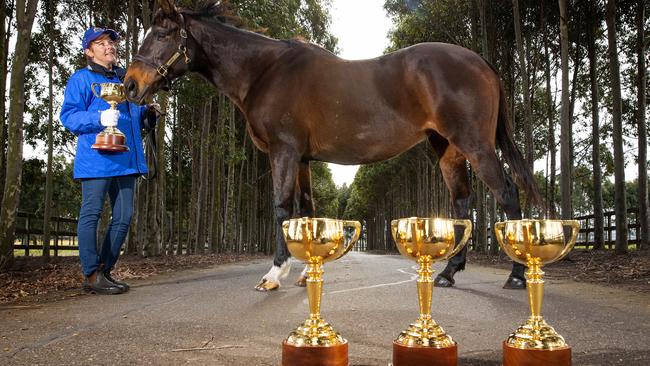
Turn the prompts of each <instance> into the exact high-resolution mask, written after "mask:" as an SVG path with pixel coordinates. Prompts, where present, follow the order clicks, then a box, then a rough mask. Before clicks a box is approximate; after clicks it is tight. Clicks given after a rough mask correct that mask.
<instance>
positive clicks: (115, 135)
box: [90, 83, 129, 152]
mask: <svg viewBox="0 0 650 366" xmlns="http://www.w3.org/2000/svg"><path fill="white" fill-rule="evenodd" d="M96 85H99V94H97V92H96V89H95V86H96ZM90 88H91V90H92V91H93V94H94V95H95V96H96V97H97V98H102V99H104V100H105V101H106V102H107V103H108V104H110V106H111V109H117V105H118V104H120V103H122V102H123V101H125V100H126V94H125V92H124V85H122V84H118V83H93V84H92V85H91V86H90ZM92 148H93V149H95V150H100V151H107V152H125V151H129V147H128V146H126V136H124V134H123V133H122V132H121V131H120V130H118V129H117V127H115V126H109V127H106V128H105V129H104V130H103V131H102V132H100V133H99V134H97V137H96V138H95V143H94V144H93V145H92Z"/></svg>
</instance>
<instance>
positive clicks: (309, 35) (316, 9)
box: [231, 0, 338, 52]
mask: <svg viewBox="0 0 650 366" xmlns="http://www.w3.org/2000/svg"><path fill="white" fill-rule="evenodd" d="M231 3H232V4H233V5H235V6H236V8H237V11H238V14H239V15H240V16H241V17H242V18H243V19H244V20H245V23H246V25H247V26H248V27H249V28H251V29H256V28H257V29H264V30H266V34H268V35H269V36H271V37H274V38H279V39H289V38H295V37H303V38H305V39H307V40H309V41H311V42H314V43H316V44H319V45H321V46H323V47H325V48H326V49H328V50H330V51H333V52H334V51H335V50H336V45H337V42H338V41H337V39H336V37H334V36H333V35H332V34H330V33H329V25H330V23H331V19H330V15H329V9H330V7H331V2H330V0H320V1H319V0H302V1H301V0H280V1H273V0H233V1H231Z"/></svg>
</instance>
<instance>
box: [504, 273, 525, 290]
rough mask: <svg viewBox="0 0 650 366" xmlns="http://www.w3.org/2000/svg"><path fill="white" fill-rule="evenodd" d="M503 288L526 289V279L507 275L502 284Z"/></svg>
mask: <svg viewBox="0 0 650 366" xmlns="http://www.w3.org/2000/svg"><path fill="white" fill-rule="evenodd" d="M503 288H505V289H508V290H524V289H526V280H522V279H521V278H518V277H513V276H510V277H508V280H507V281H506V283H505V284H504V285H503Z"/></svg>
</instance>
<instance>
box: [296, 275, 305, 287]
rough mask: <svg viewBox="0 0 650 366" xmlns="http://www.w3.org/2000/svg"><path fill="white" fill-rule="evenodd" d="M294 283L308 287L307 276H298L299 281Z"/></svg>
mask: <svg viewBox="0 0 650 366" xmlns="http://www.w3.org/2000/svg"><path fill="white" fill-rule="evenodd" d="M294 285H296V286H298V287H307V277H305V276H300V277H298V281H296V283H294Z"/></svg>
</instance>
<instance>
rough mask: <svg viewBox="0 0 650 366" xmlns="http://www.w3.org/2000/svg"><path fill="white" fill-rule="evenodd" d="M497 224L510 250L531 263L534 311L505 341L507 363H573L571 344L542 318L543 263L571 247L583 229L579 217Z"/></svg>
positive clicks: (564, 365) (556, 365)
mask: <svg viewBox="0 0 650 366" xmlns="http://www.w3.org/2000/svg"><path fill="white" fill-rule="evenodd" d="M494 228H495V232H496V236H497V240H498V241H499V244H500V245H501V248H502V249H503V250H504V251H505V252H506V254H508V256H509V257H510V258H512V260H513V261H516V262H519V263H521V264H525V265H526V266H528V271H526V281H527V285H528V302H529V305H530V312H531V315H530V317H529V318H528V320H527V321H526V323H524V324H523V325H522V326H520V327H519V328H517V330H515V331H514V333H512V334H511V335H510V336H509V337H508V339H506V340H505V341H504V342H503V365H504V366H513V365H521V366H542V365H554V366H567V365H571V347H569V346H568V345H567V344H566V342H565V341H564V338H563V337H562V336H561V335H559V334H558V333H557V332H556V331H555V329H553V327H551V326H549V325H548V324H546V321H544V318H542V314H541V310H542V297H543V294H544V280H543V277H544V272H542V270H541V267H542V266H543V265H544V264H549V263H553V262H556V261H558V260H560V259H562V258H563V257H564V256H565V255H567V254H568V253H569V252H570V251H571V249H572V248H573V245H574V244H575V242H576V238H577V236H578V231H579V230H580V225H579V224H578V221H575V220H513V221H505V222H497V223H496V224H495V225H494Z"/></svg>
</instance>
